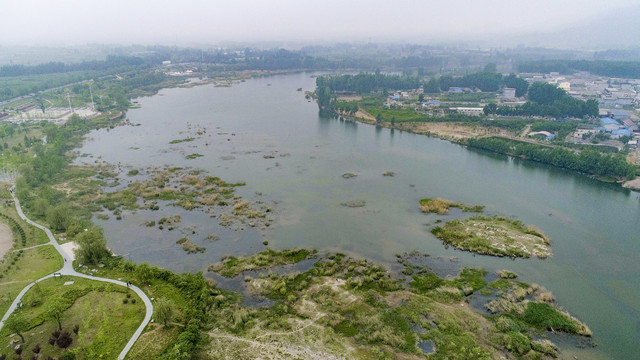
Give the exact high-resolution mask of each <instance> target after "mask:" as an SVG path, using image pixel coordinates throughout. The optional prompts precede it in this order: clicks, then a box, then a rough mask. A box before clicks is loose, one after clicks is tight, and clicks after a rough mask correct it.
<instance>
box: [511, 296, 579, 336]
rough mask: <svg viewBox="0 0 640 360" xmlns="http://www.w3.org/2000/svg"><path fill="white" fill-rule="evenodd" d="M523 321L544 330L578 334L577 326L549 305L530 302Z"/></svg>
mask: <svg viewBox="0 0 640 360" xmlns="http://www.w3.org/2000/svg"><path fill="white" fill-rule="evenodd" d="M522 319H523V320H524V321H525V322H527V323H528V324H530V325H533V326H535V327H538V328H544V329H554V330H560V331H565V332H568V333H571V334H573V333H576V332H577V330H578V328H577V326H576V324H575V323H574V322H573V321H572V320H571V319H570V318H569V317H568V316H567V315H565V314H563V313H561V312H560V311H558V310H556V309H555V308H553V307H552V306H551V305H549V304H547V303H535V302H530V303H529V305H528V306H527V309H526V310H525V311H524V314H522Z"/></svg>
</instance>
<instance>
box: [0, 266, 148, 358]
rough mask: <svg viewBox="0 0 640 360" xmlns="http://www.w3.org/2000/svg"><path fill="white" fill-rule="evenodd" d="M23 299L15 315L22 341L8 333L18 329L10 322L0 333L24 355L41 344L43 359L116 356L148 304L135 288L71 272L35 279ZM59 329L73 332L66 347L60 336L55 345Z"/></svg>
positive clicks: (8, 352) (4, 339)
mask: <svg viewBox="0 0 640 360" xmlns="http://www.w3.org/2000/svg"><path fill="white" fill-rule="evenodd" d="M70 282H72V283H71V284H69V283H70ZM65 284H66V285H65ZM23 304H24V305H23V307H22V309H20V310H18V311H17V312H15V313H14V314H13V315H12V316H11V317H12V318H13V317H17V318H19V319H20V322H21V324H20V326H21V335H22V336H23V337H24V342H21V341H20V338H19V336H16V335H13V336H10V334H12V333H13V332H14V331H15V330H14V329H15V327H12V326H11V325H7V326H5V328H3V330H2V332H0V338H2V339H3V342H5V341H16V342H17V343H19V344H20V346H21V347H22V348H23V353H24V354H29V353H30V352H32V350H33V349H34V348H36V347H39V348H41V350H40V351H39V353H38V354H39V355H40V356H41V357H42V358H45V357H47V356H51V357H57V358H65V359H70V358H75V359H97V358H103V359H115V358H116V357H117V356H118V354H119V353H120V351H122V348H123V347H124V345H125V344H126V343H127V341H128V340H129V338H130V337H131V335H132V334H133V332H134V331H135V330H136V328H137V327H138V326H139V325H140V322H141V321H142V318H143V317H144V304H143V303H142V301H141V300H140V298H138V296H137V295H136V294H135V293H134V292H133V291H130V290H129V289H126V288H123V287H122V286H116V285H112V284H104V283H101V282H97V281H91V280H86V279H82V278H76V277H68V276H63V277H61V278H51V279H47V280H45V281H42V282H40V283H38V284H36V285H35V286H34V287H32V288H31V289H30V290H29V291H28V292H27V293H26V294H25V296H24V298H23ZM58 320H59V321H60V323H59V324H58ZM12 321H13V319H10V320H9V321H8V324H11V322H12ZM76 326H77V328H76ZM60 328H61V329H62V330H60ZM56 330H57V331H59V332H62V333H64V332H66V333H68V334H69V336H70V338H71V344H70V345H69V346H68V347H63V346H62V345H61V342H60V341H58V342H57V343H56V342H54V343H53V344H51V342H52V341H51V339H52V338H59V337H60V335H58V336H56V334H57V333H56ZM10 352H11V351H10V350H9V349H7V348H6V347H4V346H3V347H2V348H1V349H0V353H4V354H7V355H9V354H10Z"/></svg>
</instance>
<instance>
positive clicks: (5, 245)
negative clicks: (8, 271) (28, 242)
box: [0, 223, 13, 258]
mask: <svg viewBox="0 0 640 360" xmlns="http://www.w3.org/2000/svg"><path fill="white" fill-rule="evenodd" d="M12 246H13V235H12V234H11V228H10V227H9V225H7V224H5V223H0V258H1V257H3V256H4V254H6V253H7V252H9V250H11V247H12Z"/></svg>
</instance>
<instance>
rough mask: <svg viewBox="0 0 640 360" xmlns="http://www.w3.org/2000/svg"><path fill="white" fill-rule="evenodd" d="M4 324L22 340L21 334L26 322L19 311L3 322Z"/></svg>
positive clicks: (25, 328) (25, 327) (24, 329)
mask: <svg viewBox="0 0 640 360" xmlns="http://www.w3.org/2000/svg"><path fill="white" fill-rule="evenodd" d="M4 326H5V327H6V328H7V329H9V331H13V332H14V333H16V335H18V336H19V337H20V340H22V342H24V336H22V332H23V331H26V330H27V322H26V321H25V320H24V319H23V318H22V317H21V316H20V314H19V313H14V314H13V315H12V316H11V317H10V318H9V319H8V320H7V322H6V323H5V324H4Z"/></svg>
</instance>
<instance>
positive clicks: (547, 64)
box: [518, 60, 640, 79]
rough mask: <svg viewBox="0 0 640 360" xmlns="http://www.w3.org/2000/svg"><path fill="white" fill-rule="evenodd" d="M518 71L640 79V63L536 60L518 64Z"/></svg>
mask: <svg viewBox="0 0 640 360" xmlns="http://www.w3.org/2000/svg"><path fill="white" fill-rule="evenodd" d="M518 71H520V72H528V73H550V72H558V73H560V74H572V73H574V72H575V71H588V72H590V73H592V74H596V75H603V76H610V77H623V78H631V79H638V78H640V61H611V60H536V61H526V62H521V63H519V64H518Z"/></svg>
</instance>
